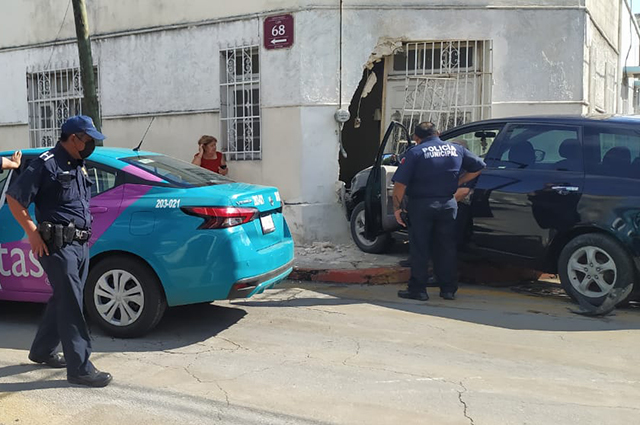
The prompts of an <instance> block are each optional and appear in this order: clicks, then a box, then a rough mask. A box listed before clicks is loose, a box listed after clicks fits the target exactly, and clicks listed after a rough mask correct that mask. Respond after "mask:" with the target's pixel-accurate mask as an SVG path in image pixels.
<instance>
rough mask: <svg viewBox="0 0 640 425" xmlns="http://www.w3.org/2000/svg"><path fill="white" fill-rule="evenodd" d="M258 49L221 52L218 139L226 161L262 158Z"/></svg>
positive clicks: (239, 48)
mask: <svg viewBox="0 0 640 425" xmlns="http://www.w3.org/2000/svg"><path fill="white" fill-rule="evenodd" d="M259 51H260V48H259V46H246V47H237V48H231V49H226V50H222V51H221V53H220V63H221V66H220V128H221V131H220V133H221V134H220V138H221V141H222V149H223V152H224V153H225V154H226V156H227V159H229V160H239V161H243V160H258V159H261V155H262V143H261V131H260V126H261V121H260V60H259V59H260V58H259Z"/></svg>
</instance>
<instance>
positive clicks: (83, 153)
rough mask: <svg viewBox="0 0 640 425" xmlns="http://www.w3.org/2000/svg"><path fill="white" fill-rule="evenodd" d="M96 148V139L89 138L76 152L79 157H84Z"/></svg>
mask: <svg viewBox="0 0 640 425" xmlns="http://www.w3.org/2000/svg"><path fill="white" fill-rule="evenodd" d="M94 150H96V141H95V140H91V141H90V142H86V143H85V144H84V149H82V150H81V151H80V152H78V154H80V158H82V159H86V158H88V157H89V155H91V154H92V153H93V151H94Z"/></svg>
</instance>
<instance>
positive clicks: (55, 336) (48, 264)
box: [7, 115, 112, 387]
mask: <svg viewBox="0 0 640 425" xmlns="http://www.w3.org/2000/svg"><path fill="white" fill-rule="evenodd" d="M61 130H62V135H61V136H60V141H59V142H58V144H57V145H56V146H55V147H54V148H53V149H51V150H49V151H47V152H45V153H43V154H42V155H40V157H39V158H37V159H34V160H32V161H31V162H30V163H29V165H28V167H27V168H26V169H25V170H23V171H22V172H21V173H20V175H19V176H18V179H17V180H16V181H15V182H14V183H13V184H11V186H10V187H9V190H8V191H7V200H8V202H9V208H10V209H11V212H12V213H13V216H14V217H15V219H16V220H17V221H18V223H20V225H21V226H22V228H23V229H24V231H25V233H26V234H27V237H28V238H29V243H30V244H31V250H32V251H33V253H34V254H35V255H36V256H37V257H38V259H39V261H40V263H41V264H42V267H43V268H44V270H45V272H46V273H47V278H48V281H49V283H50V284H51V287H52V288H53V296H52V297H51V299H50V300H49V303H48V304H47V307H46V310H45V312H44V317H43V318H42V322H41V323H40V327H39V328H38V333H37V334H36V337H35V339H34V341H33V344H32V345H31V350H30V352H29V359H31V361H33V362H36V363H42V364H45V365H48V366H50V367H54V368H63V367H66V368H67V380H68V381H69V382H70V383H72V384H78V385H87V386H90V387H104V386H106V385H108V384H109V382H111V379H112V378H111V375H110V374H109V373H106V372H100V371H99V370H97V369H96V368H95V367H94V366H93V364H92V363H91V361H90V360H89V356H90V355H91V340H90V337H89V332H88V329H87V324H86V323H85V320H84V315H83V292H84V285H85V280H86V278H87V273H88V270H89V244H88V242H89V238H90V237H91V222H92V220H93V219H92V217H91V213H90V212H89V199H90V197H91V185H92V182H91V180H90V179H89V176H88V174H87V169H86V168H85V166H84V159H85V158H87V157H88V156H89V155H91V153H92V152H93V150H94V149H95V139H98V140H102V139H104V138H105V137H104V135H102V134H101V133H100V132H98V131H97V130H96V128H95V126H94V125H93V121H92V120H91V118H89V117H87V116H84V115H78V116H74V117H71V118H69V119H68V120H67V121H66V122H65V123H64V124H63V125H62V129H61ZM32 202H33V203H35V206H36V220H37V222H38V225H37V226H36V224H35V223H34V222H33V220H32V218H31V216H30V215H29V212H28V211H27V208H28V207H29V205H30V204H31V203H32ZM60 343H62V351H63V353H64V355H62V354H60V353H58V352H57V351H56V348H57V347H58V344H60Z"/></svg>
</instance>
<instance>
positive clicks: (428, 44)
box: [389, 40, 492, 131]
mask: <svg viewBox="0 0 640 425" xmlns="http://www.w3.org/2000/svg"><path fill="white" fill-rule="evenodd" d="M491 52H492V45H491V41H489V40H449V41H424V42H408V43H405V44H404V45H403V49H402V50H401V51H398V52H397V53H396V54H395V55H394V56H393V59H392V62H391V68H390V72H389V75H390V76H389V79H390V80H391V81H397V82H401V81H403V82H404V86H405V90H404V102H403V104H402V105H394V108H393V109H395V110H397V111H398V113H397V114H395V115H398V114H399V116H392V118H393V119H395V120H398V121H401V122H402V123H403V124H404V125H405V126H407V128H410V129H412V128H413V127H414V126H415V125H416V124H418V123H420V122H422V121H431V122H433V123H435V125H436V127H437V128H438V129H439V130H441V131H444V130H447V129H449V128H452V127H455V126H458V125H462V124H465V123H468V122H472V121H477V120H481V119H485V118H489V117H490V116H491V73H492V65H491V59H492V57H491V55H492V53H491ZM396 102H397V101H396ZM397 106H402V109H400V108H398V107H397ZM400 111H402V112H401V113H400Z"/></svg>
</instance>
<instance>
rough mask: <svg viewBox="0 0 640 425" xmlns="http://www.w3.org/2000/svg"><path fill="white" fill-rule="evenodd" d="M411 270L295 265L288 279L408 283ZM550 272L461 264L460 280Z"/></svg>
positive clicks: (502, 281)
mask: <svg viewBox="0 0 640 425" xmlns="http://www.w3.org/2000/svg"><path fill="white" fill-rule="evenodd" d="M410 275H411V271H410V269H408V268H405V267H376V268H366V269H317V268H316V269H314V268H307V267H294V269H293V272H291V274H290V275H289V277H288V279H290V280H297V281H303V282H324V283H350V284H356V285H393V284H400V283H407V282H408V281H409V277H410ZM550 277H552V275H549V274H543V273H540V272H536V271H534V270H527V269H519V268H515V267H508V266H506V267H500V268H498V267H495V266H490V265H481V264H470V263H463V264H461V266H460V268H459V272H458V280H459V281H460V282H464V283H471V284H481V283H485V282H490V283H491V285H492V286H493V285H495V286H507V285H512V284H514V283H521V282H523V281H529V282H531V281H536V280H538V279H548V278H550Z"/></svg>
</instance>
